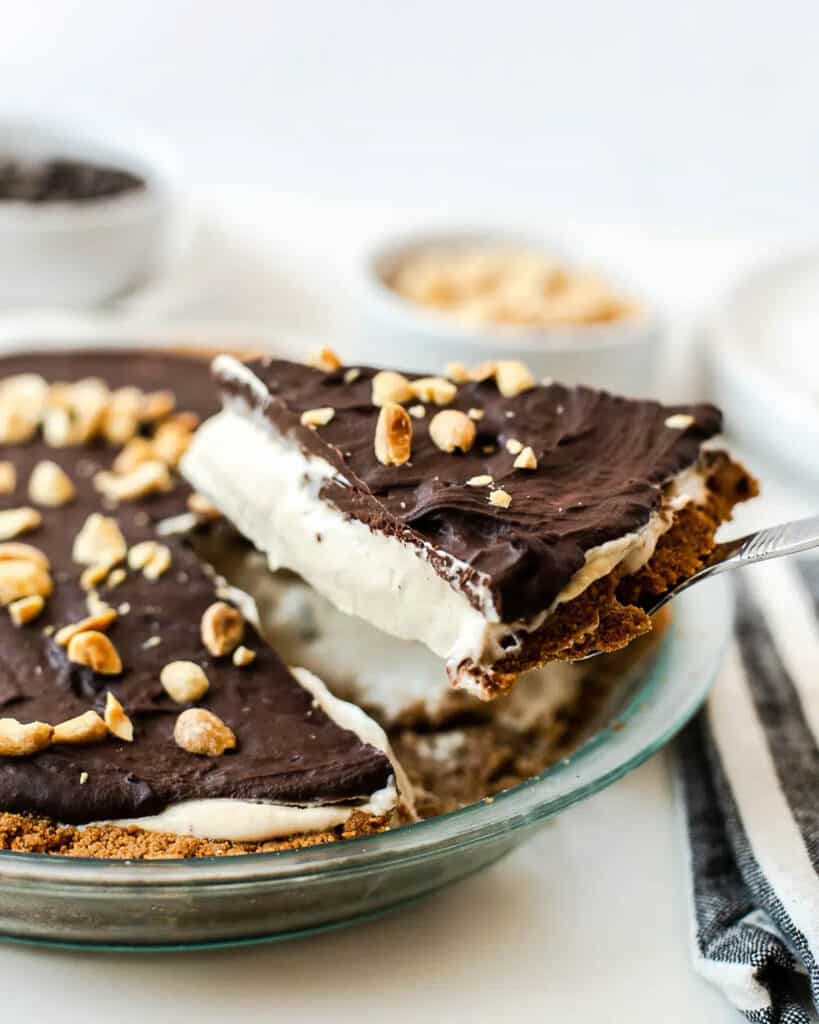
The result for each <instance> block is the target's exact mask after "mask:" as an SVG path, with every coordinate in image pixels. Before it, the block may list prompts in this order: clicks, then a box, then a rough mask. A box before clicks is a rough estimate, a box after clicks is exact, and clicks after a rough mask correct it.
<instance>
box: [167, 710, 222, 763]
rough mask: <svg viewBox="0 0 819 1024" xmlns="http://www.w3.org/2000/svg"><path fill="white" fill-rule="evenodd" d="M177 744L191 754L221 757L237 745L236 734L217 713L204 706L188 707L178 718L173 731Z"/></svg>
mask: <svg viewBox="0 0 819 1024" xmlns="http://www.w3.org/2000/svg"><path fill="white" fill-rule="evenodd" d="M173 738H174V739H175V740H176V745H177V746H178V747H181V748H182V750H187V751H188V753H189V754H204V755H205V756H206V757H220V756H221V755H222V754H224V752H225V751H226V750H233V748H234V747H235V746H236V736H235V735H234V733H233V730H232V729H230V728H229V727H228V726H227V725H225V723H224V722H223V721H222V719H221V718H219V717H218V716H217V715H214V714H213V713H212V712H210V711H206V710H205V709H204V708H188V710H187V711H183V712H182V714H181V715H180V716H179V718H177V720H176V725H175V727H174V731H173Z"/></svg>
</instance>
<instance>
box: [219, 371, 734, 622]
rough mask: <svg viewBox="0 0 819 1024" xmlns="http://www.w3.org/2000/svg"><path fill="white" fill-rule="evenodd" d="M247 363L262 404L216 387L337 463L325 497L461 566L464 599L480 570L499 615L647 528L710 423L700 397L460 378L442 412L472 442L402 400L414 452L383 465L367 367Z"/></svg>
mask: <svg viewBox="0 0 819 1024" xmlns="http://www.w3.org/2000/svg"><path fill="white" fill-rule="evenodd" d="M222 365H224V364H222ZM245 365H246V366H247V368H248V369H250V370H251V371H252V372H253V373H254V374H255V375H256V376H257V377H258V378H259V379H260V380H261V381H262V382H263V384H264V386H265V388H266V389H267V391H268V398H267V400H266V401H264V402H261V401H260V396H259V395H258V394H257V392H256V390H255V389H253V388H251V387H249V386H248V385H247V384H246V383H245V382H244V381H243V379H242V377H241V376H238V375H235V374H233V373H230V372H228V371H226V370H222V371H221V372H220V371H219V370H218V369H217V377H218V378H219V380H220V383H221V386H222V390H223V392H224V393H225V395H226V396H228V397H230V396H231V395H239V396H241V397H242V398H243V399H244V400H245V401H247V402H248V403H249V404H250V405H251V407H253V406H256V407H258V406H260V405H263V406H264V413H265V415H266V416H267V418H268V419H269V420H270V421H271V422H272V423H273V424H274V425H275V427H276V428H277V429H278V430H279V431H280V432H282V433H284V434H287V435H289V436H291V437H293V438H294V439H295V440H296V441H297V442H298V443H299V444H300V445H301V446H302V448H303V449H304V450H305V451H308V452H310V453H312V454H315V455H319V456H321V457H322V458H324V459H326V460H327V461H328V462H330V463H331V464H332V465H333V466H334V467H335V468H336V469H337V470H338V471H339V474H340V475H341V476H342V477H343V478H344V481H345V482H346V483H341V482H340V481H338V480H331V481H329V482H328V483H326V484H325V485H324V486H323V489H322V496H323V497H324V498H326V499H327V500H328V501H330V502H332V503H333V504H334V505H336V506H337V507H338V508H339V509H340V510H341V511H342V512H344V513H345V514H347V515H349V516H351V517H353V518H355V519H357V520H360V521H361V522H364V523H366V524H367V525H368V526H370V528H371V529H373V530H375V531H382V532H385V533H387V534H397V535H400V536H401V537H402V539H404V540H409V541H410V542H412V541H413V540H414V541H415V542H416V543H418V544H419V545H420V544H427V545H432V547H433V549H435V550H437V551H443V552H446V553H447V554H448V555H450V556H452V557H453V558H455V559H457V560H459V561H460V562H461V563H464V564H465V566H466V568H465V569H464V571H463V572H462V573H461V574H460V583H461V584H462V585H464V593H465V594H466V595H467V597H470V591H469V588H468V587H466V586H465V585H466V584H468V583H469V580H470V573H471V574H472V577H471V578H473V579H474V574H475V572H476V571H477V572H480V573H482V574H485V576H486V577H488V580H489V585H490V588H491V591H492V595H493V599H494V604H495V608H496V610H497V612H498V614H499V616H500V618H501V620H502V621H505V622H513V621H516V620H519V619H527V618H530V617H533V616H535V615H537V614H538V613H539V612H542V611H543V610H544V609H545V608H547V607H548V606H549V605H550V604H551V603H552V601H553V600H554V599H555V598H556V597H557V595H558V594H559V593H560V591H561V590H562V589H563V588H564V587H565V586H566V584H567V583H568V582H569V581H570V580H571V578H572V576H573V575H574V573H575V572H577V570H578V569H580V568H581V567H582V566H583V564H584V561H585V556H586V552H588V551H589V550H590V549H591V548H594V547H597V546H598V545H601V544H604V543H606V542H607V541H611V540H615V539H616V538H618V537H622V536H624V535H626V534H628V533H632V532H633V531H635V530H638V529H640V528H641V527H643V526H645V525H646V523H647V522H648V520H649V518H650V516H651V513H652V512H653V511H654V510H655V509H657V508H658V507H659V506H660V504H661V501H662V487H663V485H664V484H666V483H667V482H669V481H670V480H671V479H672V478H673V477H674V476H675V475H676V474H678V473H680V472H681V471H682V470H684V469H686V468H688V467H690V466H692V465H693V464H695V463H696V461H697V459H698V456H699V451H700V446H701V445H702V443H703V442H704V441H705V440H707V439H708V438H710V437H712V436H713V435H714V434H716V433H718V432H719V430H720V428H721V415H720V413H719V411H718V410H717V409H716V408H714V407H713V406H711V405H675V406H664V405H661V404H660V403H658V402H655V401H648V400H645V401H642V400H632V399H626V398H621V397H619V396H616V395H612V394H609V393H607V392H605V391H596V390H593V389H591V388H587V387H571V388H570V387H565V386H563V385H560V384H545V385H539V386H536V387H534V388H531V389H530V390H528V391H524V392H522V393H520V394H518V395H516V396H515V397H512V398H506V397H504V396H503V395H502V394H501V393H500V391H499V390H498V387H497V385H496V383H495V381H494V380H493V379H488V380H485V381H482V382H473V381H470V382H467V383H461V384H458V386H457V393H456V395H455V398H454V400H453V401H452V403H451V404H450V405H448V406H446V408H451V409H458V410H460V411H462V412H465V413H468V412H469V410H479V412H478V414H477V415H478V416H479V417H480V418H478V419H476V422H475V426H476V428H477V437H476V439H475V443H474V445H473V447H472V449H471V450H470V451H469V452H468V453H467V454H461V453H447V452H444V451H441V450H440V449H439V448H438V447H437V446H436V445H435V444H434V443H433V441H432V439H431V437H430V434H429V424H430V421H431V419H432V417H433V415H434V414H435V413H436V412H438V411H439V407H437V406H435V405H434V404H432V403H431V402H426V403H419V402H418V401H417V400H413V401H410V402H406V403H404V404H405V405H406V406H411V405H417V404H423V405H424V408H425V414H424V416H423V417H421V418H413V420H412V430H413V438H412V455H411V459H410V461H409V462H408V463H406V464H404V465H401V466H385V465H382V464H381V463H380V462H379V461H378V459H377V458H376V456H375V451H374V444H373V441H374V436H375V428H376V422H377V420H378V414H379V411H380V410H379V408H378V407H376V406H374V405H373V403H372V378H373V377H374V375H375V373H377V372H378V371H377V370H375V369H372V368H368V367H360V368H357V369H359V370H360V372H359V374H358V376H357V377H355V379H353V380H350V375H349V374H347V375H346V376H345V370H344V369H343V368H342V369H339V370H336V371H332V372H329V373H328V372H324V371H322V370H318V369H314V368H312V367H309V366H304V365H302V364H298V363H292V362H288V361H284V360H269V359H263V360H252V361H250V362H248V363H246V364H245ZM353 376H355V375H353ZM407 376H408V378H409V379H410V380H416V379H418V377H417V375H411V374H408V375H407ZM321 407H331V408H332V409H334V410H335V413H334V416H333V418H332V420H331V421H330V422H329V423H328V424H326V425H325V426H321V427H319V428H318V429H317V430H313V429H310V428H309V427H305V426H302V425H301V424H300V415H301V413H303V412H304V411H305V410H307V409H314V408H321ZM674 414H678V415H682V416H684V417H685V420H684V421H683V422H684V423H685V424H686V425H685V426H684V427H683V428H682V429H681V428H680V427H679V426H673V425H669V422H668V421H669V417H671V416H673V415H674ZM473 415H475V414H473ZM688 417H690V420H689V419H688ZM671 422H672V423H673V422H675V421H671ZM676 422H680V421H679V420H677V421H676ZM509 441H519V442H520V443H521V444H523V445H529V446H531V448H532V449H533V450H534V453H535V456H536V458H537V468H536V469H535V470H521V469H515V468H514V466H513V462H514V455H513V454H511V453H510V452H509V451H508V450H507V448H506V444H507V442H509ZM260 472H263V467H260ZM484 474H487V475H491V477H492V479H493V481H494V486H496V487H499V488H502V489H503V490H505V491H506V492H507V493H508V494H509V495H510V496H511V499H512V500H511V504H510V506H509V507H508V508H498V507H496V506H493V505H491V504H490V503H489V501H488V494H489V491H488V490H487V488H485V487H483V488H482V487H474V486H469V485H468V484H467V481H468V480H469V479H470V478H472V477H475V476H481V475H484ZM430 561H431V563H432V564H433V566H435V567H436V568H439V566H438V565H436V560H435V558H434V557H431V558H430ZM449 578H450V579H451V574H450V575H449ZM470 599H472V598H471V597H470ZM473 603H474V602H473Z"/></svg>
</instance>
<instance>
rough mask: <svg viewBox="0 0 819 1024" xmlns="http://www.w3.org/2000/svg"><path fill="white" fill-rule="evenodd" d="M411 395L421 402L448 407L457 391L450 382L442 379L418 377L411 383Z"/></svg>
mask: <svg viewBox="0 0 819 1024" xmlns="http://www.w3.org/2000/svg"><path fill="white" fill-rule="evenodd" d="M412 393H413V395H415V397H416V398H417V399H419V400H420V401H422V402H434V403H435V405H449V404H450V402H452V401H453V400H454V399H455V395H456V394H457V393H458V389H457V387H456V386H455V385H454V384H453V383H452V381H451V380H445V379H444V378H443V377H419V378H418V380H414V381H413V382H412Z"/></svg>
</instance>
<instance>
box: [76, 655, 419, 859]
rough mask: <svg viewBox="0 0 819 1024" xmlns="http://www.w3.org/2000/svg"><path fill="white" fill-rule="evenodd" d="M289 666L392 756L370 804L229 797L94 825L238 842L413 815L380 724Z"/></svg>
mask: <svg viewBox="0 0 819 1024" xmlns="http://www.w3.org/2000/svg"><path fill="white" fill-rule="evenodd" d="M290 671H291V672H292V673H293V675H294V676H295V678H296V679H297V680H298V681H299V683H301V685H302V686H303V687H304V688H305V689H306V690H308V691H309V692H310V693H311V695H312V697H313V700H314V701H315V702H316V704H317V705H318V706H319V707H320V708H321V709H322V711H324V712H325V714H326V715H327V716H328V717H329V718H331V719H332V720H333V721H334V722H335V723H336V724H337V725H339V726H340V727H341V728H342V729H349V730H350V731H351V732H353V733H355V735H356V736H358V738H359V739H360V740H361V742H362V743H368V744H369V745H370V746H373V747H376V748H377V749H379V750H382V751H383V752H384V753H385V754H386V755H387V757H389V759H390V761H391V763H392V766H393V770H394V772H395V776H394V778H391V779H390V782H389V783H388V785H387V786H385V787H384V788H383V789H380V790H378V791H377V792H375V793H372V794H371V795H370V796H369V798H368V800H367V801H366V802H365V803H361V804H356V805H345V804H338V805H336V804H327V805H318V804H316V805H291V804H277V803H272V802H268V801H264V800H232V799H229V798H215V799H205V800H183V801H181V802H180V803H178V804H172V805H171V806H169V807H166V808H165V810H164V811H161V812H160V813H159V814H153V815H147V816H145V817H142V818H121V819H117V820H112V821H98V822H94V824H96V825H120V826H122V827H127V826H129V825H138V826H139V827H140V828H142V829H146V830H147V831H149V832H173V833H176V834H178V835H187V836H196V837H198V838H200V839H226V840H231V841H233V842H237V843H238V842H263V841H265V840H268V839H281V838H285V837H287V836H294V835H304V834H308V833H315V832H325V831H327V830H329V829H332V828H336V827H337V826H338V825H343V824H344V822H346V821H348V820H349V818H350V817H352V815H353V814H354V813H355V812H357V811H363V812H364V813H365V814H372V815H374V816H375V817H378V818H380V817H384V816H387V815H389V814H391V813H392V812H394V811H396V810H398V807H399V804H400V805H401V806H402V809H403V810H404V811H405V813H406V814H407V815H408V816H410V817H413V816H414V807H413V798H412V787H411V786H410V784H409V781H408V780H407V778H406V776H405V774H404V771H403V769H402V768H401V765H400V764H399V763H398V761H397V760H396V758H395V756H394V754H393V752H392V750H391V748H390V744H389V740H388V739H387V736H386V734H385V732H384V730H383V729H382V728H381V726H380V725H378V723H377V722H374V721H373V720H372V719H371V718H370V717H369V716H368V715H366V714H365V713H364V712H363V711H362V710H361V708H358V707H356V706H355V705H354V704H350V703H348V702H347V701H344V700H340V699H339V698H338V697H335V696H333V694H331V693H330V691H329V690H328V689H327V687H326V686H325V685H324V683H323V682H322V681H321V680H320V679H319V678H317V677H316V676H314V675H313V673H312V672H308V671H307V669H304V668H293V669H291V670H290ZM396 783H397V784H396Z"/></svg>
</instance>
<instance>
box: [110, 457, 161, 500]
mask: <svg viewBox="0 0 819 1024" xmlns="http://www.w3.org/2000/svg"><path fill="white" fill-rule="evenodd" d="M94 487H96V489H97V490H98V491H99V492H100V493H101V494H102V495H104V496H105V497H106V498H109V499H110V500H111V501H116V502H119V501H137V500H138V499H139V498H145V497H147V496H148V495H149V494H157V493H159V492H162V491H170V490H171V488H172V487H173V480H172V479H171V474H170V472H169V470H168V467H167V466H166V465H165V463H164V462H161V461H160V460H159V459H152V460H151V461H149V462H143V463H142V464H141V465H139V466H137V468H136V469H133V470H131V472H130V473H125V474H124V475H123V476H118V475H117V474H116V473H108V472H105V471H103V472H101V473H97V475H96V476H95V477H94Z"/></svg>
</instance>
